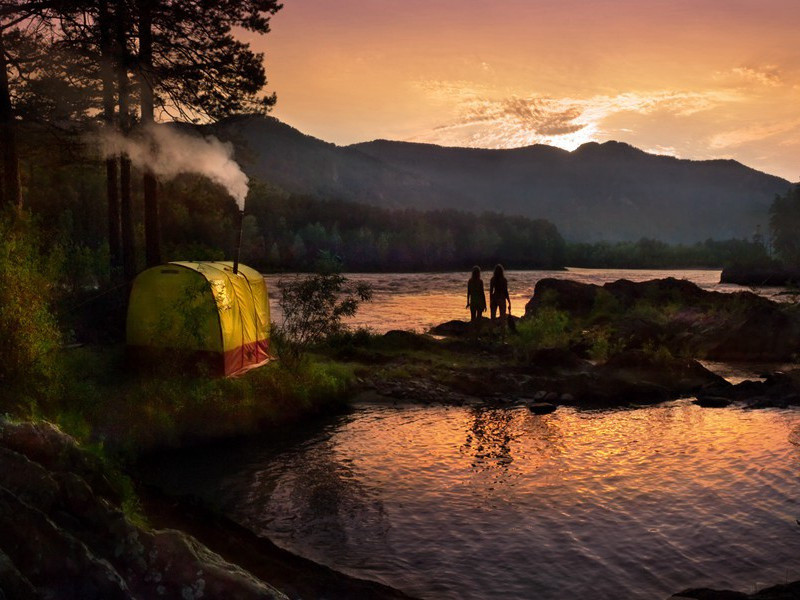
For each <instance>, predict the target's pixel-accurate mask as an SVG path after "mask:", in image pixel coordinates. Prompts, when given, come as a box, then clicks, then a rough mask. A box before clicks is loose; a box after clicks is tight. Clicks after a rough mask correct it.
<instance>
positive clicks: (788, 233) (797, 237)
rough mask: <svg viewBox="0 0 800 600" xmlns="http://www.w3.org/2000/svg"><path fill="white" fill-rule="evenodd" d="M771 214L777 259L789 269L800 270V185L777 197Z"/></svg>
mask: <svg viewBox="0 0 800 600" xmlns="http://www.w3.org/2000/svg"><path fill="white" fill-rule="evenodd" d="M769 214H770V221H769V225H770V232H771V234H772V240H771V241H772V248H773V251H774V252H775V255H776V257H777V258H778V259H779V260H780V261H781V262H783V263H784V264H785V265H786V266H788V267H791V268H794V269H797V268H800V184H795V185H793V186H792V187H791V188H790V189H789V190H788V191H787V192H786V193H785V194H784V195H783V196H776V197H775V200H774V202H773V203H772V206H771V207H770V211H769Z"/></svg>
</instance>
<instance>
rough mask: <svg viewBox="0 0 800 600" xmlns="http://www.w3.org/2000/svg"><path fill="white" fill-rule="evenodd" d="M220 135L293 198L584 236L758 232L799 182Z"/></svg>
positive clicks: (611, 146) (230, 126) (605, 161)
mask: <svg viewBox="0 0 800 600" xmlns="http://www.w3.org/2000/svg"><path fill="white" fill-rule="evenodd" d="M214 133H216V134H217V135H218V136H220V137H221V138H223V139H226V140H230V141H232V142H233V143H234V145H235V146H236V148H237V158H239V159H240V160H241V162H242V163H243V166H244V168H245V170H246V171H247V172H248V174H249V175H251V176H254V177H257V178H259V179H262V180H264V181H267V182H269V183H271V184H274V185H276V186H279V187H281V188H283V189H285V190H287V191H289V192H292V193H297V194H310V195H314V196H317V197H321V198H339V199H347V200H352V201H356V202H362V203H368V204H373V205H376V206H384V207H390V208H402V207H415V208H424V209H430V208H458V209H463V210H469V211H481V212H482V211H485V210H493V211H498V212H502V213H506V214H512V215H513V214H518V215H523V216H527V217H531V218H543V219H548V220H550V221H552V222H553V223H555V224H556V226H557V227H558V229H559V231H561V233H562V234H563V235H564V237H566V238H567V239H570V240H576V241H595V240H612V241H615V240H637V239H639V238H641V237H650V238H655V239H660V240H663V241H667V242H671V243H678V242H680V243H690V242H695V241H699V240H705V239H707V238H715V239H726V238H731V237H739V238H742V237H750V236H751V235H752V233H753V232H754V230H755V228H756V226H757V225H762V227H763V226H765V225H766V222H767V211H768V208H769V205H770V203H771V202H772V199H773V197H774V195H775V194H776V193H783V192H785V191H786V189H787V187H788V186H789V182H787V181H786V180H784V179H781V178H779V177H775V176H772V175H768V174H765V173H762V172H760V171H756V170H754V169H751V168H749V167H746V166H744V165H742V164H740V163H738V162H735V161H732V160H711V161H691V160H682V159H677V158H673V157H668V156H659V155H653V154H648V153H646V152H643V151H641V150H638V149H636V148H634V147H632V146H629V145H627V144H623V143H620V142H606V143H603V144H598V143H588V144H584V145H582V146H581V147H579V148H578V149H576V150H575V151H573V152H567V151H565V150H561V149H558V148H554V147H550V146H543V145H536V146H529V147H526V148H516V149H511V150H485V149H469V148H445V147H441V146H435V145H430V144H414V143H407V142H392V141H385V140H378V141H373V142H367V143H362V144H355V145H352V146H346V147H341V146H336V145H334V144H330V143H327V142H324V141H321V140H318V139H316V138H313V137H311V136H307V135H304V134H302V133H301V132H299V131H297V130H296V129H293V128H292V127H290V126H288V125H286V124H284V123H281V122H280V121H278V120H276V119H273V118H262V117H241V118H237V119H232V120H229V121H226V122H224V123H222V124H220V125H218V126H216V127H214Z"/></svg>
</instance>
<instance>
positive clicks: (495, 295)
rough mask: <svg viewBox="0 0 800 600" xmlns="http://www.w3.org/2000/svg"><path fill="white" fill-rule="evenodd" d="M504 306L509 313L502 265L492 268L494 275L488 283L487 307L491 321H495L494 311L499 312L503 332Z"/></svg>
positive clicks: (504, 320)
mask: <svg viewBox="0 0 800 600" xmlns="http://www.w3.org/2000/svg"><path fill="white" fill-rule="evenodd" d="M506 304H507V305H508V312H509V313H510V312H511V298H510V297H509V295H508V280H507V279H506V276H505V274H504V271H503V265H497V266H496V267H495V268H494V275H492V279H491V280H490V281H489V305H490V306H491V310H492V321H494V319H495V311H499V312H500V325H501V326H502V327H503V331H505V328H506Z"/></svg>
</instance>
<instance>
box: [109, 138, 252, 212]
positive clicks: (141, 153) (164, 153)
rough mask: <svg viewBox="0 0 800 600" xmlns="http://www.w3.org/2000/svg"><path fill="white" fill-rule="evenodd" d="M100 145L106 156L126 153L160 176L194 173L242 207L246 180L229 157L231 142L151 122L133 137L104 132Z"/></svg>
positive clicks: (137, 164) (142, 166) (245, 176)
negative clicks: (218, 187) (222, 188)
mask: <svg viewBox="0 0 800 600" xmlns="http://www.w3.org/2000/svg"><path fill="white" fill-rule="evenodd" d="M100 147H101V150H102V152H103V155H104V156H106V157H109V156H114V155H117V154H122V153H125V154H127V155H128V156H129V157H130V159H131V162H132V163H133V164H134V165H136V166H137V167H139V168H149V169H150V170H151V171H152V172H153V173H154V174H155V175H157V176H160V177H166V178H170V177H175V176H176V175H179V174H181V173H198V174H200V175H205V176H206V177H208V178H209V179H210V180H211V181H213V182H215V183H218V184H219V185H221V186H222V187H224V188H225V189H226V190H227V191H228V193H229V194H230V195H231V196H233V199H234V200H236V204H237V205H238V206H239V210H244V200H245V198H246V197H247V191H248V189H249V188H248V179H247V175H245V174H244V172H243V171H242V169H241V167H240V166H239V165H238V163H237V162H236V161H235V160H233V144H231V143H229V142H221V141H220V140H218V139H217V138H215V137H213V136H205V137H201V136H199V135H193V134H189V133H183V132H181V131H177V130H175V129H174V128H172V127H167V126H164V125H151V126H149V127H147V128H145V129H144V130H140V131H139V132H138V134H137V135H136V136H135V137H133V136H131V137H125V136H123V135H122V134H120V133H119V132H105V133H103V134H102V135H101V136H100Z"/></svg>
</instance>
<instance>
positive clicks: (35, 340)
mask: <svg viewBox="0 0 800 600" xmlns="http://www.w3.org/2000/svg"><path fill="white" fill-rule="evenodd" d="M36 242H37V240H36V235H35V231H34V230H33V228H32V227H31V226H30V225H29V224H26V223H24V222H22V221H21V220H19V219H16V218H14V217H3V218H0V340H2V343H1V344H0V398H1V399H2V401H3V404H4V405H5V406H6V407H7V406H8V404H9V403H10V402H13V401H16V402H17V403H19V402H20V401H21V400H22V399H23V398H26V399H27V401H28V402H29V401H30V400H31V399H34V400H37V399H41V398H42V397H43V396H44V395H46V394H47V392H48V390H49V389H50V387H51V386H52V385H53V384H54V383H55V381H56V375H57V374H56V372H55V370H54V368H53V361H52V353H53V352H55V351H56V350H57V349H58V348H59V346H60V344H61V339H60V334H59V330H58V327H57V325H56V320H55V318H54V316H53V313H52V312H51V308H50V300H51V297H52V292H53V282H52V281H51V280H50V279H49V278H48V277H47V276H46V275H45V270H46V269H45V263H46V259H45V257H43V256H42V255H41V253H40V251H39V249H38V247H37V243H36Z"/></svg>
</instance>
